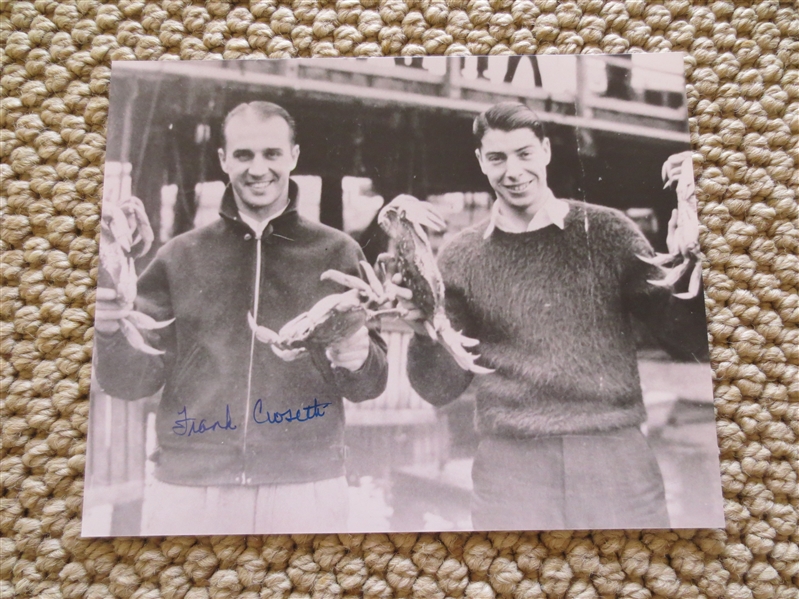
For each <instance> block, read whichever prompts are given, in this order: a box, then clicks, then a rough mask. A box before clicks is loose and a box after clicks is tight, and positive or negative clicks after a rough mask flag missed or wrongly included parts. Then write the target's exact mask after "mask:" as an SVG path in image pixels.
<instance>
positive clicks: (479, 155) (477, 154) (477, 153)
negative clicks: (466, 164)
mask: <svg viewBox="0 0 799 599" xmlns="http://www.w3.org/2000/svg"><path fill="white" fill-rule="evenodd" d="M474 155H475V157H476V158H477V162H478V163H479V164H480V170H481V171H483V174H484V175H485V174H486V169H485V166H483V155H482V153H480V148H475V150H474Z"/></svg>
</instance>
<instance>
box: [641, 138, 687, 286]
mask: <svg viewBox="0 0 799 599" xmlns="http://www.w3.org/2000/svg"><path fill="white" fill-rule="evenodd" d="M661 175H662V177H663V180H664V181H665V186H664V187H668V186H670V185H671V184H672V183H673V182H674V181H676V182H677V190H676V191H677V208H675V209H674V210H673V211H672V215H671V219H669V226H668V236H667V238H666V245H667V247H668V250H669V251H668V253H667V254H656V255H655V256H654V257H651V258H650V257H646V256H639V258H641V260H643V261H644V262H647V263H649V264H654V265H657V266H660V267H662V268H663V269H664V270H665V271H666V276H665V277H663V278H662V279H657V280H652V281H649V283H651V284H652V285H656V286H658V287H670V286H672V285H675V284H676V283H677V282H679V281H680V280H682V279H683V277H684V276H685V275H686V274H687V273H688V272H689V271H690V273H691V274H690V277H689V282H688V289H687V290H686V291H684V292H682V293H676V294H675V297H678V298H680V299H690V298H692V297H695V296H696V294H697V293H698V292H699V287H700V284H701V282H702V262H701V261H700V259H699V217H698V216H697V201H696V189H695V186H694V169H693V162H692V160H691V152H681V153H679V154H675V155H673V156H671V157H669V159H668V160H667V161H666V162H665V163H664V164H663V169H662V171H661Z"/></svg>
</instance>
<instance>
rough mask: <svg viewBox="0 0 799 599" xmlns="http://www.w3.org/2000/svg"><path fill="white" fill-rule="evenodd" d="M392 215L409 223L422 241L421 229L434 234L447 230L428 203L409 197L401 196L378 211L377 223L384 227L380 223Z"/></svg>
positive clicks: (425, 236) (445, 224) (422, 233)
mask: <svg viewBox="0 0 799 599" xmlns="http://www.w3.org/2000/svg"><path fill="white" fill-rule="evenodd" d="M392 214H394V215H396V216H398V217H400V218H401V219H404V220H406V221H408V222H409V223H411V225H412V226H413V229H414V231H416V234H417V235H419V237H421V238H422V239H426V238H427V235H426V233H425V232H424V229H422V227H427V228H428V229H430V230H431V231H435V232H441V231H444V230H446V228H447V222H446V221H445V220H444V219H443V218H442V217H441V215H440V214H439V213H438V212H437V211H436V210H435V208H433V207H432V206H431V205H430V203H429V202H422V201H421V200H419V199H417V198H415V197H413V196H411V195H407V194H401V195H398V196H397V197H396V198H394V199H393V200H391V202H389V203H388V204H387V205H386V206H385V207H384V208H383V209H382V210H381V211H380V214H379V215H378V217H377V220H378V223H381V226H384V225H383V224H382V223H386V222H387V221H390V220H391V216H390V215H392Z"/></svg>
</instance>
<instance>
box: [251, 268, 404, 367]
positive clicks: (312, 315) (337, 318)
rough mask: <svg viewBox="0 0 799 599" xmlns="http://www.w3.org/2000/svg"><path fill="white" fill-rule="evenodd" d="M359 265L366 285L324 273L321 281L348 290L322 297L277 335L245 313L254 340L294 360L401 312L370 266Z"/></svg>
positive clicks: (359, 281) (349, 278)
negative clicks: (378, 320) (331, 282)
mask: <svg viewBox="0 0 799 599" xmlns="http://www.w3.org/2000/svg"><path fill="white" fill-rule="evenodd" d="M360 265H361V268H362V269H363V271H364V274H365V276H366V279H367V281H368V283H367V282H365V281H363V280H362V279H360V278H358V277H354V276H352V275H348V274H345V273H343V272H340V271H337V270H327V271H325V272H323V273H322V275H321V277H320V280H323V281H334V282H336V283H339V284H341V285H343V286H344V287H349V290H348V291H345V292H343V293H335V294H332V295H328V296H325V297H323V298H322V299H320V300H319V301H318V302H316V304H314V306H313V307H312V308H311V309H310V310H308V311H307V312H303V313H302V314H300V315H299V316H297V317H296V318H294V319H292V320H290V321H289V322H287V323H286V324H285V325H283V326H282V327H281V329H280V331H278V332H275V331H273V330H272V329H269V328H268V327H264V326H260V325H258V324H257V323H256V321H255V318H254V317H253V315H252V313H248V314H247V321H248V322H249V324H250V328H251V329H252V330H253V332H254V333H255V336H256V338H257V339H258V340H259V341H261V342H262V343H268V344H271V345H272V346H273V349H275V350H276V351H275V353H277V354H278V355H279V356H281V357H282V358H284V359H286V360H293V359H295V358H296V357H298V356H299V355H301V354H303V353H305V352H306V351H307V350H308V349H309V348H310V347H312V346H317V347H328V346H330V345H332V344H334V343H336V342H338V341H340V340H342V339H346V338H348V337H350V336H352V335H353V334H354V333H355V332H356V331H357V330H358V329H360V328H361V327H363V326H364V325H366V324H367V323H368V322H370V321H372V320H375V319H378V318H380V317H381V316H384V315H388V314H398V313H400V312H401V310H400V309H398V308H396V307H394V306H393V304H394V302H395V298H393V297H392V295H391V294H390V292H389V291H388V290H387V289H386V288H385V287H384V285H383V283H382V282H381V281H380V279H379V278H378V277H377V274H376V273H375V272H374V270H373V269H372V267H371V266H370V265H369V263H367V262H363V261H362V262H361V263H360Z"/></svg>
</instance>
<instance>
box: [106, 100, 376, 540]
mask: <svg viewBox="0 0 799 599" xmlns="http://www.w3.org/2000/svg"><path fill="white" fill-rule="evenodd" d="M223 133H224V135H223V137H224V140H223V146H222V148H220V150H219V159H220V163H221V165H222V169H223V170H224V172H225V173H226V174H227V175H228V177H229V178H230V185H229V186H228V188H227V189H226V191H225V194H224V197H223V199H222V206H221V211H220V216H221V218H220V219H219V220H217V221H215V222H213V223H211V224H209V225H207V226H205V227H201V228H199V229H195V230H193V231H190V232H188V233H184V234H183V235H179V236H177V237H175V238H174V239H172V240H171V241H169V242H168V243H167V244H166V245H164V246H163V247H162V248H161V249H160V250H159V251H158V253H157V255H156V257H155V258H154V260H153V261H152V263H151V264H150V265H149V266H148V268H147V270H145V272H144V273H143V274H142V276H141V278H140V279H139V281H138V297H137V300H136V308H137V309H138V310H140V311H141V312H144V313H145V314H147V315H148V316H150V317H152V318H154V319H156V320H159V321H170V320H173V319H174V322H172V324H170V325H169V326H167V327H165V328H163V329H160V330H157V331H152V332H151V333H153V334H152V335H149V336H148V342H149V343H150V344H151V345H152V346H153V347H155V348H157V349H159V350H161V351H162V352H163V354H162V355H150V354H146V353H143V352H141V351H139V350H137V349H135V348H133V347H132V346H131V345H130V344H129V343H128V342H127V340H126V338H125V337H124V335H122V334H121V331H120V325H119V323H118V320H117V319H118V317H119V316H120V314H121V312H122V311H124V309H125V308H129V307H126V306H120V305H119V303H118V300H117V299H116V298H117V296H118V295H120V294H116V293H115V292H114V290H109V289H102V290H98V306H97V321H96V331H97V333H98V335H97V345H98V351H97V363H96V366H97V368H96V373H97V378H98V381H99V383H100V385H101V386H102V388H103V389H104V390H105V391H106V392H107V393H108V394H109V395H112V396H114V397H118V398H123V399H138V398H141V397H147V396H150V395H153V394H156V393H160V400H159V405H158V412H157V417H156V427H155V428H156V434H157V437H158V451H157V452H156V455H155V456H154V459H153V461H154V462H155V478H154V479H153V480H149V481H148V483H147V488H146V489H145V493H144V507H143V512H144V513H143V524H142V530H141V534H146V535H165V534H253V533H275V532H281V533H298V532H307V533H318V532H338V531H341V530H342V529H343V528H345V527H346V523H347V506H348V493H347V482H346V479H345V476H344V457H345V447H344V407H343V401H342V400H343V398H345V397H346V398H347V399H349V400H351V401H364V400H367V399H371V398H374V397H377V396H378V395H379V394H380V393H382V392H383V389H384V388H385V385H386V378H387V365H386V345H385V342H384V341H383V340H382V338H381V337H380V335H379V334H378V333H376V332H375V331H371V330H367V328H366V327H362V328H361V329H360V330H358V331H356V332H355V333H353V334H352V335H351V336H350V337H348V338H346V339H342V340H339V341H337V342H334V343H332V344H331V345H329V346H328V347H326V348H318V350H316V349H310V350H309V351H308V354H306V355H302V356H299V355H296V354H294V353H292V352H285V351H279V350H276V349H273V348H272V347H270V346H269V345H266V344H263V343H260V342H259V341H258V340H257V339H256V338H255V333H254V332H253V331H252V330H251V328H250V326H248V322H247V320H248V312H249V313H250V314H251V315H252V317H253V319H254V320H255V322H256V323H257V324H258V325H261V326H264V327H268V328H271V329H273V330H278V329H280V328H281V326H283V325H284V324H285V323H286V322H288V321H289V320H291V319H293V318H294V317H295V316H297V315H298V314H300V313H301V312H304V311H306V310H308V309H309V308H311V307H312V306H313V305H314V304H315V303H316V302H317V301H319V300H320V299H321V298H323V297H325V296H328V295H331V294H333V293H340V292H341V291H343V289H342V287H341V286H340V285H338V284H336V283H333V282H331V281H321V280H320V275H321V274H322V273H323V272H324V271H326V270H328V269H336V270H340V271H343V272H346V273H349V274H351V275H356V276H357V275H358V272H359V270H358V268H359V266H358V263H359V260H362V259H363V255H362V253H361V251H360V248H359V247H358V245H357V244H356V243H355V241H354V240H353V239H352V238H351V237H349V236H348V235H346V234H345V233H343V232H341V231H337V230H335V229H331V228H330V227H327V226H324V225H321V224H318V223H313V222H309V221H307V220H305V219H304V218H302V217H301V216H300V215H299V214H298V212H297V207H296V203H297V197H296V195H297V187H296V185H295V184H294V183H293V182H292V181H291V180H290V174H291V172H292V171H293V170H294V168H295V167H296V165H297V159H298V156H299V146H298V145H297V144H296V143H295V138H294V121H293V120H292V118H291V116H290V115H289V114H288V113H287V112H286V111H285V110H283V109H282V108H281V107H280V106H277V105H275V104H270V103H268V102H251V103H249V104H242V105H239V106H238V107H236V108H235V109H234V110H232V111H231V112H230V113H229V114H228V116H227V118H226V120H225V123H224V125H223Z"/></svg>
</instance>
